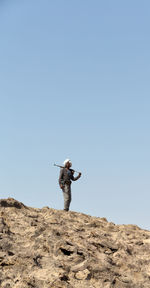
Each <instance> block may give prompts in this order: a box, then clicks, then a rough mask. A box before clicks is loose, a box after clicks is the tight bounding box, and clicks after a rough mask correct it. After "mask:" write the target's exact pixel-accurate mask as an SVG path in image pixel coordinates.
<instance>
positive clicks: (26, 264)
mask: <svg viewBox="0 0 150 288" xmlns="http://www.w3.org/2000/svg"><path fill="white" fill-rule="evenodd" d="M149 255H150V232H149V231H146V230H142V229H140V228H139V227H138V226H136V225H115V224H114V223H109V222H108V221H107V220H106V218H97V217H91V216H89V215H85V214H82V213H76V212H72V211H69V212H68V213H64V211H60V210H54V209H52V208H49V207H43V208H42V209H38V208H31V207H27V206H25V205H24V204H23V203H21V202H19V201H17V200H15V199H13V198H8V199H1V200H0V287H2V288H9V287H10V288H12V287H13V288H29V287H30V288H31V287H35V288H43V287H44V288H59V287H60V288H61V287H64V288H65V287H67V288H76V287H77V288H87V287H88V288H143V287H144V288H148V287H150V284H149V283H150V261H149Z"/></svg>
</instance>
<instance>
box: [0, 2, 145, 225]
mask: <svg viewBox="0 0 150 288" xmlns="http://www.w3.org/2000/svg"><path fill="white" fill-rule="evenodd" d="M149 78H150V1H148V0H143V1H139V0H132V1H131V0H126V1H120V0H113V1H112V0H106V1H104V0H103V1H101V0H94V1H90V0H76V1H70V0H44V1H43V0H32V1H31V0H24V1H19V0H18V1H17V0H13V1H11V0H5V1H4V0H0V136H1V137H0V197H1V198H7V197H14V198H15V199H17V200H19V201H22V202H23V203H24V204H26V205H29V206H32V207H43V206H49V207H52V208H55V209H62V208H63V197H62V192H61V190H60V189H59V186H58V176H59V168H56V167H53V163H54V162H56V163H58V164H62V163H63V161H64V160H65V159H66V158H68V157H69V158H70V159H71V160H72V163H73V168H75V169H77V170H79V171H80V170H81V171H82V178H81V179H80V180H79V181H77V182H75V183H73V184H72V196H73V201H72V203H71V210H73V211H79V212H83V213H87V214H90V215H93V216H99V217H106V218H107V219H108V221H111V222H114V223H116V224H128V223H131V224H137V225H139V226H140V227H142V228H146V229H149V230H150V222H149V221H150V204H149V203H150V79H149Z"/></svg>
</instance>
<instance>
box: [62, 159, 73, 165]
mask: <svg viewBox="0 0 150 288" xmlns="http://www.w3.org/2000/svg"><path fill="white" fill-rule="evenodd" d="M68 162H69V163H70V165H71V166H72V163H71V160H70V159H66V160H65V161H64V163H63V164H64V166H66V164H67V163H68Z"/></svg>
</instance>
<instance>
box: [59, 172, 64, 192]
mask: <svg viewBox="0 0 150 288" xmlns="http://www.w3.org/2000/svg"><path fill="white" fill-rule="evenodd" d="M63 175H64V169H61V170H60V174H59V186H60V188H61V189H62V188H63V185H62V181H63Z"/></svg>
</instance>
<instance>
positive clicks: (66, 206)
mask: <svg viewBox="0 0 150 288" xmlns="http://www.w3.org/2000/svg"><path fill="white" fill-rule="evenodd" d="M63 196H64V210H66V211H68V210H69V206H70V202H71V185H68V184H65V186H64V189H63Z"/></svg>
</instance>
